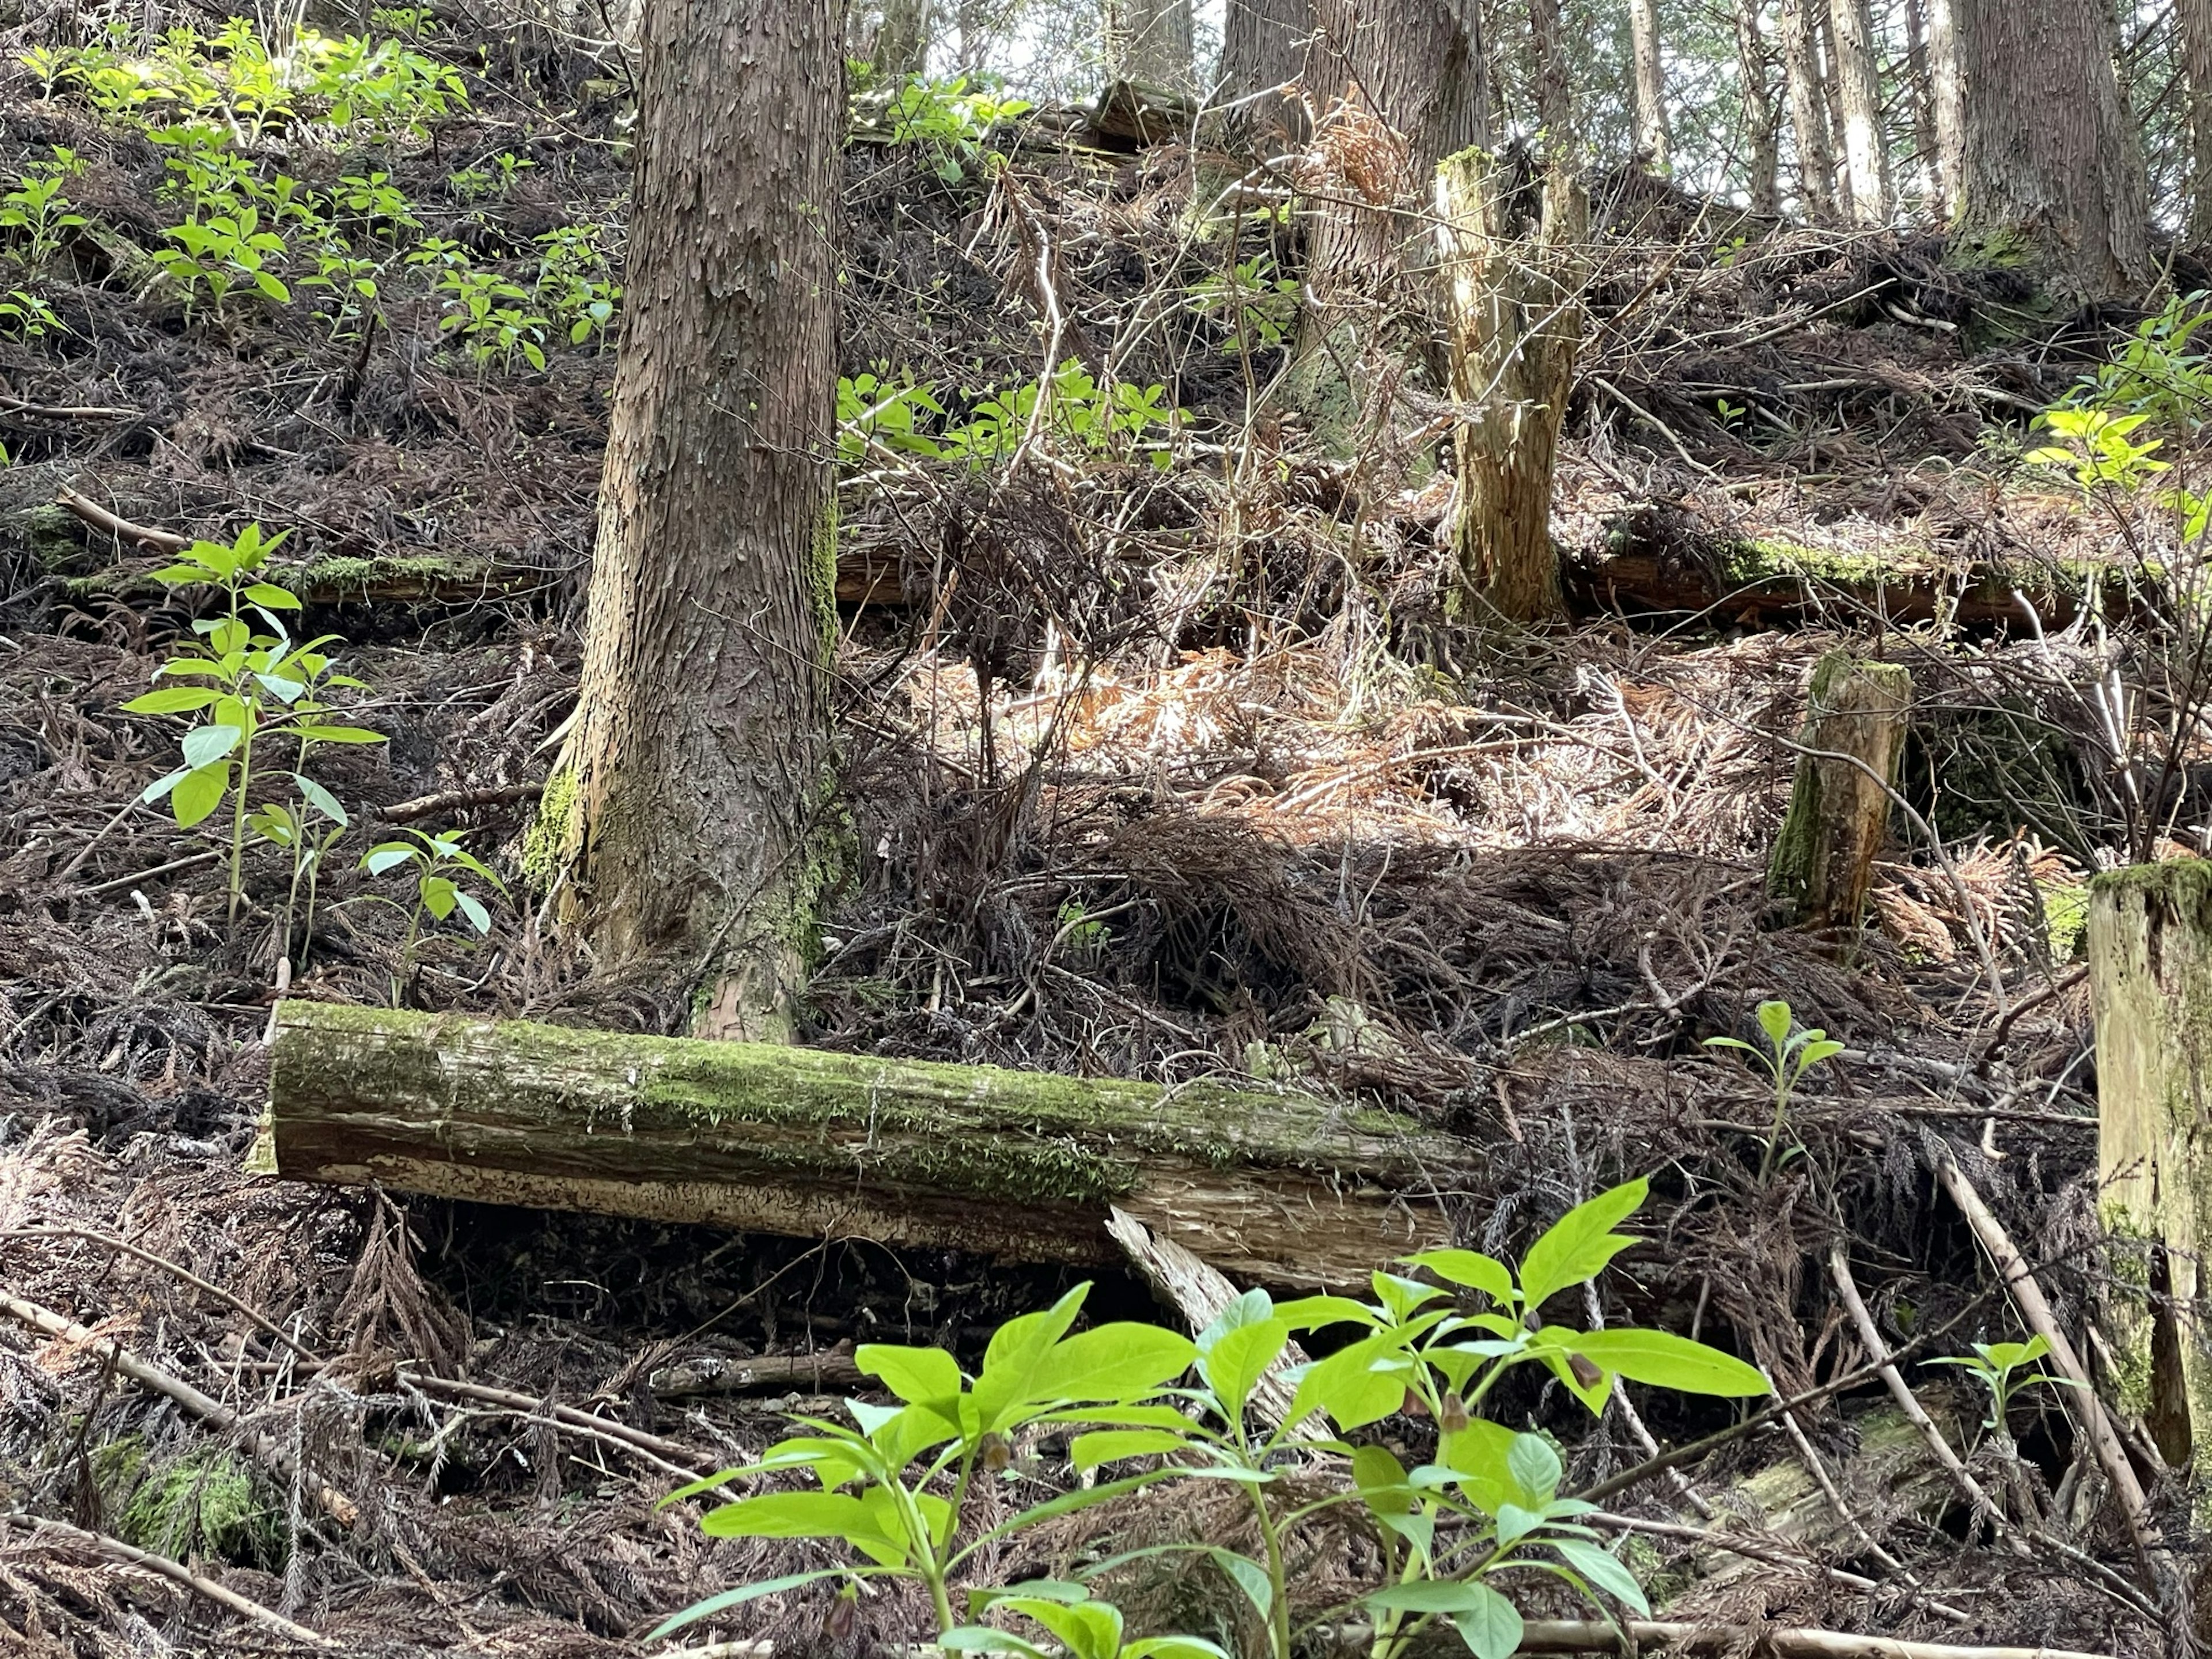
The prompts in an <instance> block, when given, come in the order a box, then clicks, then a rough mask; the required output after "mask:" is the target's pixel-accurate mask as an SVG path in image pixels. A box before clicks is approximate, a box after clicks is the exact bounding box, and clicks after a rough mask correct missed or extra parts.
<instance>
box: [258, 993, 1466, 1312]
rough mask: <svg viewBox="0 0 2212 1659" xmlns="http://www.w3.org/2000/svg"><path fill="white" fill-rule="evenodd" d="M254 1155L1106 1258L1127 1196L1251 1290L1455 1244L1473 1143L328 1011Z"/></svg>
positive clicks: (1131, 1094)
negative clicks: (1116, 1211) (1113, 1211)
mask: <svg viewBox="0 0 2212 1659" xmlns="http://www.w3.org/2000/svg"><path fill="white" fill-rule="evenodd" d="M274 1031H275V1036H274V1041H273V1043H272V1047H271V1053H270V1106H269V1109H268V1112H267V1113H266V1115H264V1120H263V1124H262V1130H261V1134H260V1138H259V1140H258V1144H257V1146H256V1148H255V1152H254V1155H253V1159H252V1164H251V1167H253V1168H256V1169H258V1170H263V1171H264V1172H267V1173H272V1174H278V1175H283V1176H289V1177H292V1178H294V1179H298V1180H311V1181H324V1182H338V1183H343V1184H361V1183H364V1182H381V1183H382V1184H383V1185H385V1186H386V1187H392V1188H400V1189H403V1190H406V1191H411V1192H422V1193H430V1194H438V1195H441V1196H444V1197H449V1198H460V1199H471V1200H483V1201H485V1202H489V1203H501V1204H521V1205H531V1206H539V1207H544V1208H556V1209H574V1210H592V1211H599V1212H605V1213H611V1214H618V1215H634V1216H641V1217H645V1218H652V1219H657V1220H663V1221H677V1222H695V1223H702V1224H705V1225H715V1226H723V1227H730V1228H736V1229H739V1230H744V1231H757V1232H769V1233H780V1234H784V1235H787V1236H792V1237H808V1238H813V1237H865V1238H872V1239H874V1240H877V1241H878V1242H880V1243H886V1244H891V1245H920V1246H932V1247H940V1248H955V1249H969V1250H975V1251H977V1252H980V1253H982V1254H985V1255H997V1256H1004V1257H1010V1258H1012V1259H1015V1260H1021V1261H1069V1262H1075V1263H1081V1264H1102V1263H1106V1262H1111V1261H1115V1260H1117V1259H1118V1255H1119V1253H1118V1251H1117V1250H1116V1249H1115V1245H1114V1243H1113V1241H1112V1239H1111V1238H1109V1237H1108V1235H1107V1231H1106V1221H1107V1217H1108V1212H1109V1208H1110V1207H1112V1206H1120V1207H1121V1208H1122V1209H1124V1210H1126V1211H1127V1212H1129V1213H1130V1214H1131V1215H1133V1216H1135V1217H1136V1218H1138V1219H1139V1220H1140V1221H1142V1222H1143V1223H1144V1224H1145V1225H1146V1227H1148V1228H1150V1229H1152V1231H1154V1232H1155V1233H1158V1234H1159V1235H1160V1236H1161V1237H1166V1238H1170V1239H1173V1240H1175V1241H1176V1243H1180V1244H1182V1245H1183V1246H1184V1247H1185V1248H1186V1249H1189V1250H1190V1251H1191V1252H1192V1253H1193V1254H1194V1255H1196V1256H1198V1257H1199V1258H1200V1260H1201V1261H1206V1262H1209V1263H1211V1264H1212V1266H1213V1267H1216V1268H1217V1269H1218V1270H1219V1271H1221V1272H1223V1273H1228V1274H1230V1275H1231V1276H1233V1277H1234V1278H1236V1279H1240V1280H1243V1281H1244V1282H1248V1283H1261V1284H1270V1285H1362V1284H1364V1283H1365V1282H1366V1277H1367V1275H1368V1273H1370V1272H1371V1271H1372V1270H1373V1269H1374V1268H1376V1267H1379V1266H1381V1265H1383V1263H1384V1262H1386V1261H1389V1259H1390V1258H1391V1257H1392V1256H1395V1255H1402V1254H1404V1253H1406V1252H1407V1251H1409V1250H1415V1249H1426V1248H1430V1247H1431V1246H1434V1245H1437V1244H1443V1243H1449V1226H1448V1225H1447V1222H1446V1219H1445V1217H1444V1214H1443V1209H1442V1206H1441V1204H1440V1203H1439V1202H1438V1197H1439V1195H1440V1194H1442V1193H1444V1192H1449V1190H1452V1189H1454V1188H1457V1187H1459V1186H1462V1185H1463V1184H1464V1183H1465V1182H1467V1181H1468V1179H1470V1178H1471V1177H1473V1176H1474V1175H1475V1174H1476V1173H1477V1172H1478V1171H1479V1170H1480V1167H1481V1158H1480V1153H1479V1152H1476V1151H1475V1149H1474V1148H1472V1147H1470V1146H1468V1144H1467V1143H1465V1142H1463V1141H1461V1140H1459V1139H1456V1138H1455V1137H1453V1136H1449V1135H1446V1134H1442V1133H1436V1132H1434V1131H1431V1130H1428V1129H1425V1128H1424V1127H1421V1126H1419V1125H1418V1124H1416V1123H1415V1122H1413V1121H1412V1120H1410V1119H1407V1118H1405V1117H1402V1116H1400V1115H1395V1114H1393V1113H1388V1112H1381V1111H1373V1110H1363V1109H1354V1108H1350V1107H1344V1106H1338V1105H1334V1104H1332V1103H1328V1102H1324V1101H1321V1100H1316V1099H1314V1098H1312V1097H1305V1096H1299V1095H1293V1094H1282V1095H1272V1094H1264V1093H1260V1092H1257V1091H1243V1090H1236V1089H1231V1088H1226V1087H1223V1086H1219V1085H1207V1084H1196V1085H1185V1086H1181V1087H1175V1088H1163V1087H1160V1086H1158V1085H1152V1084H1144V1083H1133V1082H1127V1081H1121V1080H1117V1079H1077V1078H1067V1077H1056V1076H1048V1075H1042V1074H1038V1073H1025V1072H1012V1071H1002V1070H999V1069H996V1068H994V1067H989V1066H953V1065H945V1064H941V1063H929V1062H922V1061H916V1060H890V1059H879V1058H874V1057H870V1056H866V1055H860V1054H824V1053H820V1052H817V1051H813V1050H808V1049H801V1048H788V1047H785V1046H782V1045H778V1044H760V1043H743V1042H693V1041H689V1040H685V1039H681V1038H671V1037H646V1036H629V1035H626V1034H621V1033H614V1032H599V1031H580V1030H568V1029H565V1028H562V1027H558V1026H550V1025H536V1024H526V1023H524V1022H521V1021H494V1020H488V1019H465V1018H455V1017H451V1016H432V1015H426V1014H416V1013H405V1012H392V1011H391V1010H386V1009H379V1008H361V1007H349V1006H337V1005H325V1004H314V1003H304V1002H286V1003H283V1004H280V1005H279V1006H278V1008H277V1010H276V1021H275V1025H274Z"/></svg>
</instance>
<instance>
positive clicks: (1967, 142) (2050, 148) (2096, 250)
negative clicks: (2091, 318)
mask: <svg viewBox="0 0 2212 1659" xmlns="http://www.w3.org/2000/svg"><path fill="white" fill-rule="evenodd" d="M1948 3H1949V5H1950V9H1951V13H1952V24H1953V27H1952V30H1951V33H1952V41H1951V46H1952V50H1953V52H1954V58H1955V67H1956V70H1957V72H1958V78H1959V102H1960V159H1959V167H1958V169H1957V180H1956V186H1955V187H1956V189H1957V191H1958V195H1959V203H1958V214H1957V218H1956V221H1955V222H1954V225H1953V228H1952V229H1953V257H1954V258H1956V259H1960V260H1961V261H1962V262H1964V263H1966V264H1975V265H2002V266H2018V267H2021V268H2022V269H2024V270H2028V271H2030V272H2032V273H2033V275H2034V276H2037V277H2038V278H2039V280H2040V281H2041V282H2042V283H2045V285H2046V286H2047V287H2048V288H2049V289H2050V290H2051V294H2052V295H2053V296H2054V297H2055V298H2057V300H2058V301H2061V302H2063V303H2066V304H2074V305H2083V304H2088V303H2092V302H2093V301H2099V300H2109V299H2118V298H2124V297H2130V296H2133V295H2137V294H2140V293H2141V292H2142V290H2143V289H2144V288H2145V287H2146V286H2148V282H2149V279H2150V252H2149V226H2150V204H2149V185H2148V182H2147V180H2146V179H2145V177H2144V173H2143V160H2142V147H2141V145H2140V144H2139V143H2137V142H2136V132H2135V130H2134V125H2133V123H2132V121H2131V120H2130V117H2129V113H2128V111H2127V107H2126V106H2125V104H2124V101H2123V100H2122V99H2121V97H2120V86H2119V77H2118V73H2117V72H2116V70H2114V68H2113V64H2112V43H2113V36H2112V28H2113V24H2112V16H2111V14H2110V11H2109V9H2108V7H2107V5H2106V0H2035V3H2033V4H2025V5H2024V4H2021V3H2020V0H1948Z"/></svg>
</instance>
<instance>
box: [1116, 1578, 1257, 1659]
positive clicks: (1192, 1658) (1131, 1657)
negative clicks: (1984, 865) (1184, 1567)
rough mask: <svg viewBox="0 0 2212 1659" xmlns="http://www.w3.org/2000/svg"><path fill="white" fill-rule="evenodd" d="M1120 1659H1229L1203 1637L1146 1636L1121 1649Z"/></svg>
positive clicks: (1226, 1654) (1222, 1650) (1224, 1652)
mask: <svg viewBox="0 0 2212 1659" xmlns="http://www.w3.org/2000/svg"><path fill="white" fill-rule="evenodd" d="M1238 1559H1243V1558H1241V1557H1240V1558H1238ZM1247 1565H1249V1563H1248V1564H1247ZM1121 1659H1229V1655H1228V1653H1227V1651H1226V1650H1224V1649H1222V1648H1220V1647H1218V1646H1216V1645H1215V1644H1213V1643H1212V1642H1209V1641H1207V1640H1206V1638H1204V1637H1203V1636H1147V1637H1145V1638H1143V1639H1142V1640H1139V1641H1135V1642H1132V1643H1130V1644H1129V1645H1128V1646H1127V1647H1126V1648H1123V1649H1122V1650H1121Z"/></svg>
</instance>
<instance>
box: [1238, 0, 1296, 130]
mask: <svg viewBox="0 0 2212 1659" xmlns="http://www.w3.org/2000/svg"><path fill="white" fill-rule="evenodd" d="M1311 33H1313V7H1312V5H1311V4H1310V0H1228V5H1227V9H1226V10H1225V13H1224V15H1223V17H1222V21H1221V90H1220V93H1219V99H1220V101H1222V102H1224V103H1230V104H1235V105H1236V106H1237V108H1236V110H1235V111H1234V112H1232V113H1231V118H1230V123H1229V131H1230V134H1231V137H1232V139H1233V140H1234V141H1235V142H1236V143H1237V144H1238V145H1239V146H1240V147H1243V148H1249V149H1251V150H1253V151H1255V152H1256V153H1259V154H1261V155H1269V154H1273V153H1275V152H1277V151H1279V150H1282V149H1288V148H1290V147H1291V146H1293V145H1298V144H1303V143H1305V140H1306V136H1307V134H1306V116H1305V109H1304V105H1303V104H1302V103H1301V102H1300V101H1299V100H1297V98H1295V97H1287V96H1283V95H1279V94H1277V95H1272V96H1271V95H1267V94H1268V89H1269V88H1273V87H1280V86H1285V85H1287V84H1289V83H1290V82H1294V81H1299V80H1302V79H1304V76H1305V72H1306V41H1307V37H1308V36H1310V34H1311ZM1247 100H1249V101H1247Z"/></svg>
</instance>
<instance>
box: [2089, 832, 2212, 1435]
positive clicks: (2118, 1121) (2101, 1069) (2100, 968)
mask: <svg viewBox="0 0 2212 1659" xmlns="http://www.w3.org/2000/svg"><path fill="white" fill-rule="evenodd" d="M2088 950H2089V988H2090V997H2091V1001H2092V1003H2093V1007H2094V1011H2095V1017H2096V1022H2097V1164H2098V1170H2099V1176H2100V1182H2099V1188H2098V1190H2099V1193H2100V1200H2099V1204H2100V1210H2101V1212H2102V1213H2103V1216H2104V1220H2105V1225H2106V1230H2107V1231H2109V1232H2111V1233H2112V1235H2113V1236H2114V1237H2116V1238H2119V1239H2123V1240H2126V1241H2129V1242H2130V1243H2136V1244H2141V1245H2143V1246H2146V1247H2148V1254H2149V1256H2150V1262H2149V1267H2150V1278H2151V1279H2152V1280H2153V1284H2152V1285H2151V1289H2152V1290H2153V1291H2165V1292H2166V1294H2165V1295H2163V1296H2154V1297H2150V1298H2147V1299H2146V1302H2145V1304H2144V1305H2141V1306H2139V1307H2137V1308H2136V1309H2135V1310H2133V1311H2134V1314H2135V1317H2133V1318H2132V1319H2130V1320H2128V1321H2126V1323H2127V1325H2128V1326H2129V1327H2130V1328H2129V1329H2126V1330H2124V1331H2123V1332H2121V1333H2120V1335H2121V1338H2122V1341H2123V1344H2124V1352H2127V1353H2128V1359H2129V1362H2130V1363H2128V1364H2125V1365H2124V1370H2126V1371H2127V1372H2128V1373H2129V1375H2128V1376H2124V1378H2123V1379H2122V1381H2123V1384H2124V1389H2126V1390H2127V1391H2128V1392H2130V1393H2135V1394H2136V1395H2138V1397H2137V1398H2135V1399H2132V1400H2130V1401H2127V1402H2126V1403H2127V1404H2128V1405H2129V1406H2130V1407H2133V1408H2134V1409H2135V1410H2136V1412H2137V1413H2139V1414H2140V1415H2141V1416H2142V1418H2143V1419H2144V1422H2145V1424H2146V1425H2147V1426H2148V1428H2149V1429H2150V1431H2151V1435H2152V1437H2153V1438H2154V1440H2155V1441H2156V1442H2157V1443H2158V1448H2159V1450H2160V1454H2161V1455H2164V1457H2165V1458H2166V1461H2167V1462H2169V1463H2171V1464H2172V1465H2174V1466H2175V1467H2176V1468H2185V1467H2186V1466H2187V1465H2188V1464H2189V1463H2190V1462H2191V1459H2192V1458H2193V1456H2194V1453H2195V1448H2196V1447H2197V1446H2198V1445H2212V1362H2208V1358H2207V1356H2206V1352H2205V1348H2204V1339H2205V1333H2204V1332H2203V1330H2202V1328H2200V1318H2199V1315H2198V1312H2197V1296H2198V1295H2199V1294H2200V1286H2201V1285H2202V1283H2203V1270H2202V1268H2201V1267H2200V1266H2199V1255H2198V1252H2199V1251H2200V1250H2201V1249H2203V1247H2204V1245H2205V1243H2208V1242H2212V863H2207V862H2205V861H2204V860H2200V859H2181V860H2175V861H2173V862H2172V863H2170V864H2142V865H2136V866H2133V867H2131V868H2129V869H2125V870H2115V871H2112V872H2108V873H2106V874H2104V875H2100V876H2099V877H2097V878H2095V879H2094V880H2093V881H2092V882H2091V883H2090V884H2089V924H2088ZM2160 1279H2163V1280H2164V1283H2163V1284H2162V1285H2161V1284H2159V1283H2157V1282H2156V1281H2158V1280H2160Z"/></svg>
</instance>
